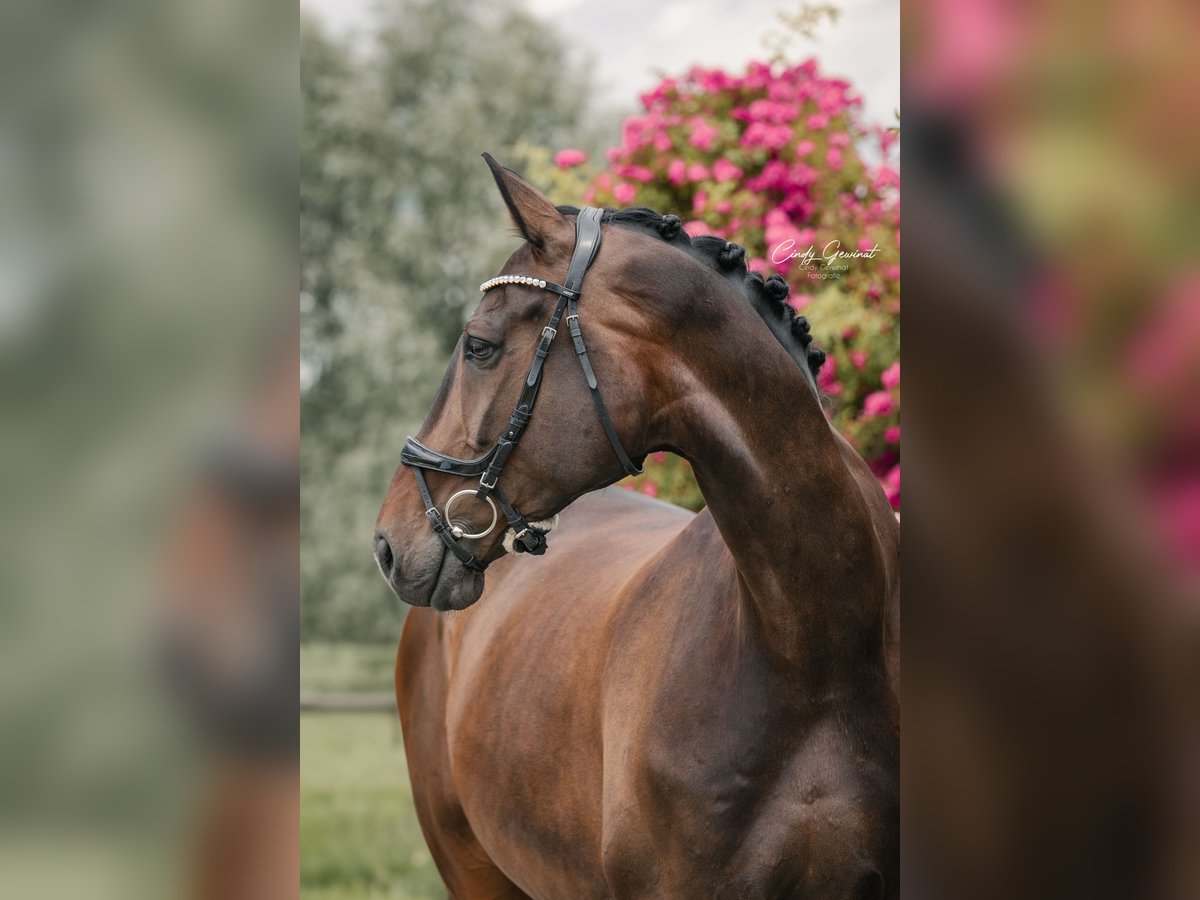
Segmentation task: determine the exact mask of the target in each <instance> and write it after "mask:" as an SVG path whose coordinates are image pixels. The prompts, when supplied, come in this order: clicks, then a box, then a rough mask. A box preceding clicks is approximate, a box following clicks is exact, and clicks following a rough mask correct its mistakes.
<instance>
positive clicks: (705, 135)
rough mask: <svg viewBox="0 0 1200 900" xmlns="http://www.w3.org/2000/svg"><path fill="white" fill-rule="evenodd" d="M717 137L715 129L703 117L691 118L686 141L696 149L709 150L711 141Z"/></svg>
mask: <svg viewBox="0 0 1200 900" xmlns="http://www.w3.org/2000/svg"><path fill="white" fill-rule="evenodd" d="M716 137H717V129H715V128H713V127H712V126H711V125H709V124H708V123H707V122H705V121H704V120H703V119H693V120H692V131H691V134H689V135H688V143H690V144H691V145H692V146H693V147H695V148H697V149H698V150H711V149H712V143H713V141H714V140H715V139H716Z"/></svg>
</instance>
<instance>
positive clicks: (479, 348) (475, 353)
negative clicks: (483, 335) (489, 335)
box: [467, 337, 496, 362]
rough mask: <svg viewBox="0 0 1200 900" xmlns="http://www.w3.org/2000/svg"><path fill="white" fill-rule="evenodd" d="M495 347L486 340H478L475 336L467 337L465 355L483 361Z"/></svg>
mask: <svg viewBox="0 0 1200 900" xmlns="http://www.w3.org/2000/svg"><path fill="white" fill-rule="evenodd" d="M495 350H496V348H495V347H493V346H492V345H491V344H489V343H488V342H487V341H483V340H480V339H479V338H476V337H468V338H467V356H469V357H471V359H474V360H479V361H481V362H482V361H483V360H485V359H487V358H488V357H489V356H491V355H492V353H493V352H495Z"/></svg>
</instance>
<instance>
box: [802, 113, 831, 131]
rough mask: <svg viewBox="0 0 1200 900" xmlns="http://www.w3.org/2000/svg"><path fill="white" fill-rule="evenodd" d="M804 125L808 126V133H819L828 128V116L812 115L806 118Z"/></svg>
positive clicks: (821, 114)
mask: <svg viewBox="0 0 1200 900" xmlns="http://www.w3.org/2000/svg"><path fill="white" fill-rule="evenodd" d="M806 124H807V125H808V128H809V130H810V131H820V130H821V129H822V128H828V127H829V116H826V115H824V114H823V113H813V114H812V115H811V116H809V117H808V122H807V123H806Z"/></svg>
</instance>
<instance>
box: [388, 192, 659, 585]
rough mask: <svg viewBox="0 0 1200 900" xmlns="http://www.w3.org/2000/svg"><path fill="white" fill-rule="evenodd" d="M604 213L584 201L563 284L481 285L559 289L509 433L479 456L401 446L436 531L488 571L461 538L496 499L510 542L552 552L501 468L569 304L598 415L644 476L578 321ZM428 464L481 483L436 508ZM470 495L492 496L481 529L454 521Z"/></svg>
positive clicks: (518, 278) (624, 460)
mask: <svg viewBox="0 0 1200 900" xmlns="http://www.w3.org/2000/svg"><path fill="white" fill-rule="evenodd" d="M603 214H604V211H603V210H601V209H596V208H595V207H592V206H585V207H584V208H583V209H582V210H580V211H579V215H578V216H577V217H576V219H575V251H574V253H573V254H572V255H571V263H570V265H569V266H568V267H567V278H566V281H565V282H564V283H563V284H561V285H560V284H554V282H551V281H546V280H545V279H544V278H538V277H536V276H532V275H499V276H497V277H496V278H492V279H490V280H488V281H485V282H484V283H483V284H481V285H480V286H479V290H480V292H481V293H484V294H486V293H487V292H488V291H490V290H491V289H492V288H496V287H500V286H502V285H508V284H516V285H522V286H525V287H532V288H538V289H540V290H545V291H550V292H552V293H555V294H557V295H558V303H557V304H556V305H555V307H554V313H553V314H552V315H551V316H550V321H549V322H548V323H547V324H546V327H545V328H543V329H542V336H541V339H540V340H539V341H538V345H537V348H536V349H535V350H534V351H533V362H532V363H531V365H530V366H529V374H528V375H526V376H525V383H524V385H523V386H522V388H521V396H520V398H519V399H518V400H517V405H516V408H515V409H514V410H513V413H512V416H511V417H510V418H509V420H508V425H507V426H506V427H505V429H504V432H503V433H502V434H501V435H500V437H499V438H497V440H496V444H495V446H494V447H492V449H491V450H489V451H488V452H487V453H485V454H484V455H483V456H480V457H477V458H476V459H458V458H457V457H453V456H447V455H446V454H445V453H439V452H438V451H437V450H432V449H430V448H429V447H426V446H425V445H424V444H422V443H421V442H420V441H418V440H417V439H416V438H413V437H410V438H409V439H408V440H407V441H405V443H404V449H403V450H401V452H400V462H401V463H402V464H403V465H406V466H409V467H410V468H412V470H413V475H415V476H416V479H417V488H418V489H419V490H420V492H421V501H422V502H423V503H424V504H425V515H426V516H428V518H429V523H430V524H431V525H432V526H433V530H434V531H435V532H436V533H437V536H438V537H439V538H441V539H442V543H444V544H445V545H446V546H447V547H448V548H449V550H450V552H451V553H453V554H454V555H455V556H457V557H458V558H459V560H461V561H462V564H463V565H464V566H466V567H467V568H468V569H472V570H474V571H476V572H482V571H483V570H484V569H486V568H487V566H488V564H487V563H486V562H483V561H482V560H480V559H479V558H478V557H477V556H475V554H474V553H472V552H471V551H470V550H468V549H467V548H466V547H464V546H463V545H462V543H461V541H462V540H464V539H466V540H476V539H478V538H482V537H485V536H486V535H488V534H489V533H490V532H491V530H492V529H493V528H495V527H496V522H497V521H498V519H499V515H498V513H497V510H496V507H497V505H498V506H499V508H500V511H501V512H503V513H504V518H505V519H507V520H508V524H509V526H510V527H511V528H512V529H513V531H514V532H515V537H514V538H513V542H512V543H513V549H514V550H515V551H516V552H518V553H532V554H534V555H536V556H540V555H541V554H543V553H545V552H546V533H547V532H548V531H549V528H547V527H538V525H534V524H530V522H529V520H528V519H526V518H525V516H523V515H521V513H519V512H517V510H516V509H515V508H514V507H513V505H512V503H510V502H509V499H508V497H506V496H505V494H504V491H503V490H502V489H501V487H500V474H501V473H502V472H503V471H504V466H505V464H506V463H507V462H508V458H509V457H510V456H511V455H512V452H513V450H514V449H515V448H516V446H517V442H518V441H520V439H521V435H522V434H524V432H525V428H526V426H527V425H529V420H530V418H531V417H532V416H533V405H534V403H535V402H537V396H538V391H539V390H540V389H541V386H542V374H543V369H542V364H543V363H544V362H545V360H546V357H547V356H549V355H550V347H551V345H552V344H553V343H554V338H555V337H556V336H557V334H558V323H559V320H560V319H561V318H562V315H563V312H564V311H565V312H566V314H567V328H568V329H569V330H570V332H571V340H572V342H573V343H574V344H575V354H576V356H578V357H579V365H580V366H581V367H582V368H583V374H584V377H585V378H586V379H587V385H588V390H589V391H590V392H591V395H592V402H593V403H594V404H595V406H596V414H597V416H599V418H600V424H601V425H602V426H604V433H605V434H606V435H607V436H608V442H609V443H610V444H612V448H613V451H614V452H615V453H616V454H617V459H619V460H620V461H621V466H622V468H624V469H625V471H626V472H628V473H629V474H630V475H640V474H641V472H642V469H641V466H638V465H635V464H634V462H633V460H631V459H630V458H629V454H628V453H626V452H625V448H624V446H622V444H621V439H620V438H619V437H618V436H617V430H616V428H614V427H613V423H612V419H611V418H609V415H608V409H607V408H606V407H605V406H604V398H602V397H601V396H600V388H599V386H598V385H597V383H596V373H595V372H594V371H593V370H592V363H591V360H589V359H588V351H587V347H586V346H585V345H584V343H583V332H582V331H581V330H580V327H579V313H578V309H577V304H578V302H579V297H580V291H581V288H582V287H583V277H584V275H585V274H587V270H588V267H589V266H591V264H592V261H593V260H594V259H595V258H596V252H597V251H598V250H599V249H600V218H601V216H603ZM424 469H428V470H430V471H433V472H445V473H446V474H448V475H459V476H461V477H463V478H474V477H475V476H476V475H478V476H479V486H478V487H476V488H474V489H468V490H463V491H458V492H457V493H455V494H453V495H451V497H450V499H449V500H447V501H446V506H445V509H438V507H437V504H435V503H434V502H433V496H432V495H431V494H430V493H429V485H427V484H426V483H425V475H424V473H423V471H422V470H424ZM471 495H474V496H475V497H476V498H477V499H479V500H484V501H486V502H487V504H488V505H489V506H490V507H491V509H492V521H491V524H490V525H488V527H487V528H485V529H484V530H483V531H479V532H475V533H473V534H468V533H467V532H466V530H465V529H464V528H463V527H462V526H461V525H457V524H455V523H454V522H453V521H452V520H451V517H450V507H451V506H453V505H454V501H455V500H457V499H458V498H459V497H463V496H471ZM493 498H494V499H493ZM539 524H540V523H539Z"/></svg>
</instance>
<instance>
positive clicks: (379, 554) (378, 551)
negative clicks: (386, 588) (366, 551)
mask: <svg viewBox="0 0 1200 900" xmlns="http://www.w3.org/2000/svg"><path fill="white" fill-rule="evenodd" d="M375 561H376V562H377V563H379V568H380V570H381V571H382V572H383V574H384V577H391V574H392V564H393V563H394V562H395V558H394V557H393V556H392V545H391V544H389V543H388V539H387V538H385V537H384V536H383V535H382V534H378V533H376V535H375Z"/></svg>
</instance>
